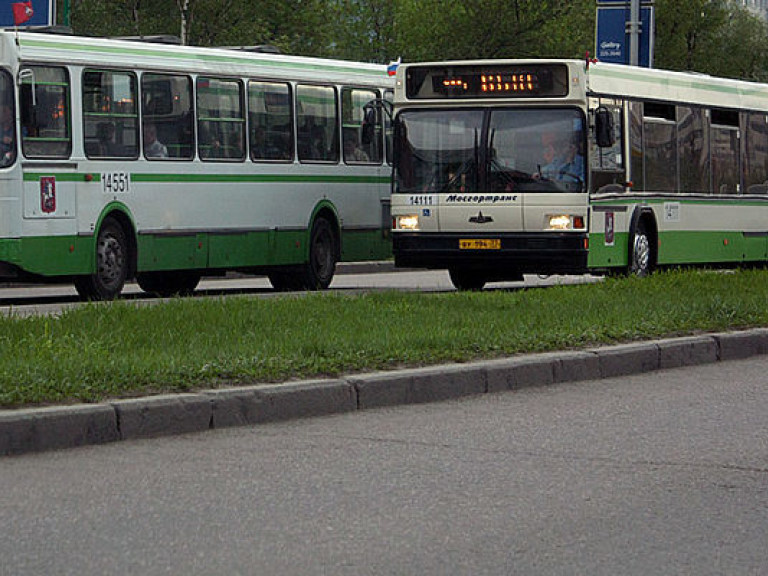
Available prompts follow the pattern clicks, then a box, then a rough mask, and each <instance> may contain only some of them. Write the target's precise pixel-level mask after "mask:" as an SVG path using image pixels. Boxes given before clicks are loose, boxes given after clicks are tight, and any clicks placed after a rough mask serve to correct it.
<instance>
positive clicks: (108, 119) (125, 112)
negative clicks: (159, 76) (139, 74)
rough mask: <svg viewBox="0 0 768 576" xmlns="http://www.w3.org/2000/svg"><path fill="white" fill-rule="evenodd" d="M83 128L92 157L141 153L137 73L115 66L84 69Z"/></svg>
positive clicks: (112, 156) (126, 155) (127, 156)
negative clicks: (113, 69) (100, 68)
mask: <svg viewBox="0 0 768 576" xmlns="http://www.w3.org/2000/svg"><path fill="white" fill-rule="evenodd" d="M83 123H84V126H83V132H84V138H85V153H86V155H87V156H88V157H89V158H137V157H138V155H139V137H138V127H139V123H138V106H137V87H136V75H135V74H132V73H129V72H115V71H112V70H86V71H85V72H84V73H83Z"/></svg>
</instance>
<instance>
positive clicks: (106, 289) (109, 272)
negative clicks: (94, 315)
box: [75, 217, 130, 300]
mask: <svg viewBox="0 0 768 576" xmlns="http://www.w3.org/2000/svg"><path fill="white" fill-rule="evenodd" d="M129 269H130V249H129V247H128V238H127V236H126V234H125V230H123V227H122V226H121V225H120V223H119V222H118V221H117V220H115V219H114V218H109V217H108V218H105V219H104V223H103V224H102V225H101V229H100V230H99V233H98V235H97V236H96V272H95V273H94V274H91V275H89V276H79V277H77V278H75V288H76V289H77V293H78V294H80V296H81V297H83V298H85V299H88V300H114V299H115V298H117V297H118V296H119V295H120V292H122V290H123V286H124V285H125V281H126V280H127V279H128V272H129Z"/></svg>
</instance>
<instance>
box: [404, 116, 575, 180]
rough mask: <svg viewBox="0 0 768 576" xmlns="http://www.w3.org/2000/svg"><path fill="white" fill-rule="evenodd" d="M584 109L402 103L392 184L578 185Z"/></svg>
mask: <svg viewBox="0 0 768 576" xmlns="http://www.w3.org/2000/svg"><path fill="white" fill-rule="evenodd" d="M585 138H586V135H585V131H584V117H583V114H582V112H581V111H579V110H577V109H573V108H536V109H532V108H525V109H521V108H493V109H452V110H439V111H437V110H430V111H421V110H407V111H404V112H401V113H400V114H399V115H398V117H397V124H396V130H395V140H396V145H395V151H396V157H395V167H396V170H395V191H396V192H420V193H423V192H435V193H441V192H445V193H448V192H512V191H520V192H525V191H531V192H581V191H583V190H584V189H585V186H584V181H585V177H584V174H585V159H584V153H583V150H584V145H585V144H584V143H585Z"/></svg>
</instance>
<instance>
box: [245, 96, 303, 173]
mask: <svg viewBox="0 0 768 576" xmlns="http://www.w3.org/2000/svg"><path fill="white" fill-rule="evenodd" d="M292 109H293V107H292V105H291V87H290V84H284V83H276V82H249V83H248V126H249V128H248V129H249V130H250V136H251V139H250V142H251V144H250V146H251V159H252V160H282V161H290V160H292V159H293V118H292Z"/></svg>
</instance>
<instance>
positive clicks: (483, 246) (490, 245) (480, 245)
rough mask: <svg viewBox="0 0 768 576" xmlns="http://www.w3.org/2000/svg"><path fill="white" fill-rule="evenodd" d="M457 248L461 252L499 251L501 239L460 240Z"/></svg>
mask: <svg viewBox="0 0 768 576" xmlns="http://www.w3.org/2000/svg"><path fill="white" fill-rule="evenodd" d="M459 248H460V249H461V250H501V239H499V238H473V239H460V240H459Z"/></svg>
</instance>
